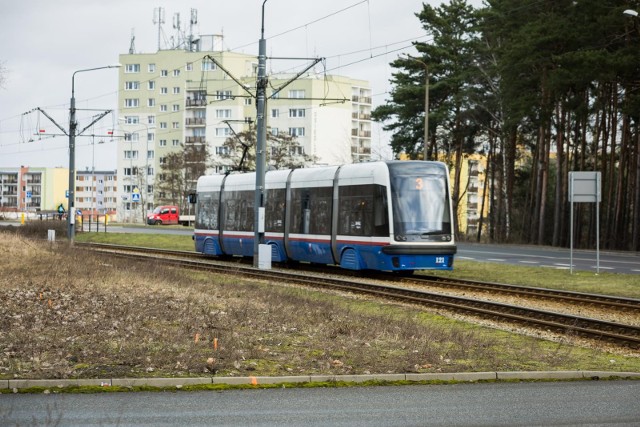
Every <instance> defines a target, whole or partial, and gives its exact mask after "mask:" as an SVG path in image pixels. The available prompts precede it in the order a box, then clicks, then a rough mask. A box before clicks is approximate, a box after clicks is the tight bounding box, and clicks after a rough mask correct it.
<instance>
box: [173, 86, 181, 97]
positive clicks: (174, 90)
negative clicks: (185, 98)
mask: <svg viewBox="0 0 640 427" xmlns="http://www.w3.org/2000/svg"><path fill="white" fill-rule="evenodd" d="M179 93H180V88H179V87H178V86H175V87H174V88H173V94H174V95H178V94H179Z"/></svg>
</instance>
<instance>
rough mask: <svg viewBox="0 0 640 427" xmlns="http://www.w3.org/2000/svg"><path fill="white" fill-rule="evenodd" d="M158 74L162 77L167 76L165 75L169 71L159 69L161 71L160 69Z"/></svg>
mask: <svg viewBox="0 0 640 427" xmlns="http://www.w3.org/2000/svg"><path fill="white" fill-rule="evenodd" d="M160 75H161V76H162V77H167V76H168V75H169V71H167V70H161V71H160Z"/></svg>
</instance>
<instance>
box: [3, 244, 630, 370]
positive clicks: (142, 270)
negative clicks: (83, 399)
mask: <svg viewBox="0 0 640 427" xmlns="http://www.w3.org/2000/svg"><path fill="white" fill-rule="evenodd" d="M0 259H2V264H1V266H0V302H1V304H2V307H3V309H2V312H0V378H14V377H16V378H105V377H107V378H108V377H133V376H202V375H214V374H217V375H224V376H229V375H238V376H245V375H296V374H305V375H309V374H332V375H339V374H362V373H398V372H452V371H486V370H492V371H493V370H504V369H522V370H531V369H605V368H606V369H612V368H613V369H615V370H639V368H640V363H639V361H638V359H637V358H625V357H622V356H615V360H616V364H615V366H612V365H611V364H610V363H611V362H610V359H612V356H611V355H607V354H602V353H598V352H594V351H592V350H585V349H579V348H575V347H570V346H567V345H563V344H558V343H548V342H545V341H541V340H536V339H533V338H530V337H521V336H517V335H511V334H507V333H504V332H500V331H493V330H489V329H485V328H481V327H478V326H470V325H467V324H463V323H459V322H454V321H451V320H446V319H444V318H442V317H439V316H435V315H431V314H427V313H425V312H423V311H421V310H418V309H412V308H407V307H397V306H390V305H382V304H378V303H375V302H372V301H367V300H361V299H355V298H344V297H341V296H335V295H329V294H324V293H319V292H314V291H310V290H307V289H301V288H298V287H294V286H277V285H274V284H271V283H266V282H258V281H250V280H243V279H241V278H237V277H235V276H212V275H210V274H205V273H194V272H185V271H183V270H175V269H170V268H164V267H162V266H160V265H157V264H155V263H150V262H147V263H139V262H127V261H121V260H116V259H108V258H105V257H104V255H102V256H97V255H94V254H93V253H91V252H83V251H82V250H80V249H70V248H68V247H67V246H66V245H65V244H56V245H50V244H48V243H46V242H39V241H33V240H28V239H26V238H24V237H21V236H19V235H17V234H15V233H0ZM214 343H216V344H217V345H215V344H214Z"/></svg>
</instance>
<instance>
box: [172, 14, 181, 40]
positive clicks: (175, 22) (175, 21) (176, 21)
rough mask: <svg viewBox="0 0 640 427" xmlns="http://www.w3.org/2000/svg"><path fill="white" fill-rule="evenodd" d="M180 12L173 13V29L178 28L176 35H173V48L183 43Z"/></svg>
mask: <svg viewBox="0 0 640 427" xmlns="http://www.w3.org/2000/svg"><path fill="white" fill-rule="evenodd" d="M180 24H181V22H180V12H176V13H174V14H173V29H174V30H176V36H175V38H174V37H171V39H172V42H171V49H177V48H178V47H179V46H180V44H182V39H183V37H182V33H181V32H180Z"/></svg>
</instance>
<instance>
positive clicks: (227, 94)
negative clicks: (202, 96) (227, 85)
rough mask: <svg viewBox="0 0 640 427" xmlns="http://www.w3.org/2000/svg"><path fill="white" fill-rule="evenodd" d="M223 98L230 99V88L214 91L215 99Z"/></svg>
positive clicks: (220, 99)
mask: <svg viewBox="0 0 640 427" xmlns="http://www.w3.org/2000/svg"><path fill="white" fill-rule="evenodd" d="M224 99H231V91H230V90H217V91H216V100H218V101H222V100H224Z"/></svg>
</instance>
